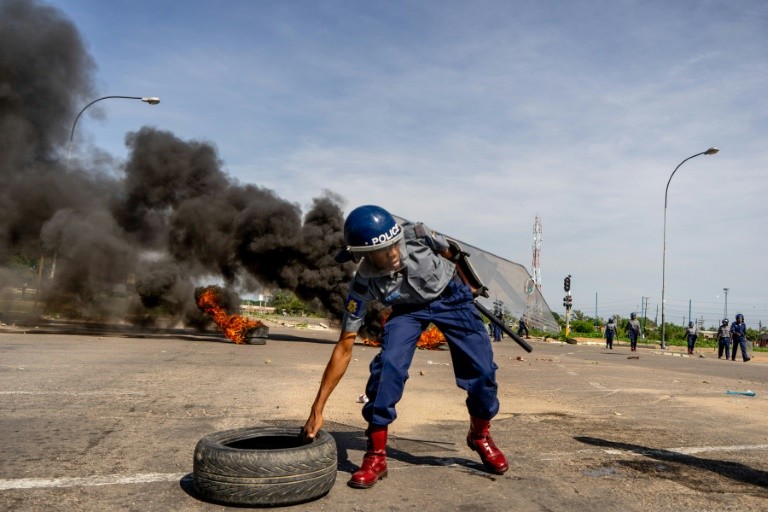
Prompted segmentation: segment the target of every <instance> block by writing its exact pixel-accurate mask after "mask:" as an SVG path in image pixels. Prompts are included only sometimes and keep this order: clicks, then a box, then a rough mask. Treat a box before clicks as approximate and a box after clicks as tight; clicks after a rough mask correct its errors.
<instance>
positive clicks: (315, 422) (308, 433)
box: [301, 412, 324, 443]
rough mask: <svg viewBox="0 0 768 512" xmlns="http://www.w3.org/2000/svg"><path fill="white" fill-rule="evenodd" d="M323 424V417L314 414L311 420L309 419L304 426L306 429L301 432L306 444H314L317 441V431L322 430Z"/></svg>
mask: <svg viewBox="0 0 768 512" xmlns="http://www.w3.org/2000/svg"><path fill="white" fill-rule="evenodd" d="M323 423H324V420H323V415H322V414H315V413H314V412H312V413H311V414H310V415H309V419H307V422H306V423H305V424H304V428H303V429H302V430H301V435H302V438H303V439H304V442H306V443H309V442H312V441H313V440H314V439H315V436H317V431H318V430H320V429H321V428H322V426H323Z"/></svg>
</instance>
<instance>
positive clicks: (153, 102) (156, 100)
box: [41, 96, 160, 279]
mask: <svg viewBox="0 0 768 512" xmlns="http://www.w3.org/2000/svg"><path fill="white" fill-rule="evenodd" d="M110 98H120V99H124V100H141V101H143V102H144V103H149V104H150V105H157V104H158V103H160V98H158V97H156V96H145V97H142V96H104V97H102V98H97V99H95V100H93V101H92V102H90V103H89V104H87V105H86V106H84V107H83V108H82V109H81V110H80V112H78V114H77V117H75V120H74V121H73V122H72V129H71V130H70V131H69V147H68V148H67V167H66V170H67V171H69V157H70V155H71V154H72V139H73V138H74V137H75V126H77V121H78V120H79V119H80V116H81V115H83V112H85V110H86V109H87V108H88V107H90V106H91V105H93V104H94V103H96V102H97V101H101V100H108V99H110ZM56 254H57V253H56V252H54V254H53V263H52V264H51V279H53V278H54V275H55V274H56V259H57V257H56ZM41 268H42V264H41Z"/></svg>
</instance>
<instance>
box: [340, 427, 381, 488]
mask: <svg viewBox="0 0 768 512" xmlns="http://www.w3.org/2000/svg"><path fill="white" fill-rule="evenodd" d="M365 435H366V437H368V451H367V452H365V456H364V457H363V463H362V464H361V465H360V469H358V470H357V471H355V473H354V474H353V475H352V478H350V479H349V482H348V483H349V486H350V487H355V488H357V489H368V488H369V487H373V484H375V483H376V482H378V481H379V480H380V479H381V478H384V477H385V476H387V427H386V425H385V426H383V427H377V426H374V425H368V430H366V431H365Z"/></svg>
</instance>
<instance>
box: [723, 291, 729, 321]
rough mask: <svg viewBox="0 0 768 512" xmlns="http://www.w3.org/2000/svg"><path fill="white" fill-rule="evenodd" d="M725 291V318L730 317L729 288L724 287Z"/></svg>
mask: <svg viewBox="0 0 768 512" xmlns="http://www.w3.org/2000/svg"><path fill="white" fill-rule="evenodd" d="M723 292H724V293H725V313H724V314H723V318H728V288H723Z"/></svg>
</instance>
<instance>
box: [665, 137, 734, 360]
mask: <svg viewBox="0 0 768 512" xmlns="http://www.w3.org/2000/svg"><path fill="white" fill-rule="evenodd" d="M718 151H720V150H719V149H717V148H716V147H711V148H709V149H708V150H706V151H702V152H701V153H696V154H695V155H691V156H689V157H688V158H686V159H685V160H683V161H682V162H680V163H679V164H677V167H675V170H674V171H672V174H670V175H669V180H667V188H666V189H665V190H664V242H663V247H662V250H661V348H667V337H666V334H667V332H666V326H665V324H664V306H665V304H664V291H665V283H666V268H667V194H668V193H669V184H670V182H671V181H672V176H674V175H675V173H676V172H677V170H678V169H679V168H680V166H681V165H683V164H684V163H685V162H687V161H688V160H690V159H691V158H695V157H697V156H701V155H714V154H715V153H717V152H718Z"/></svg>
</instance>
